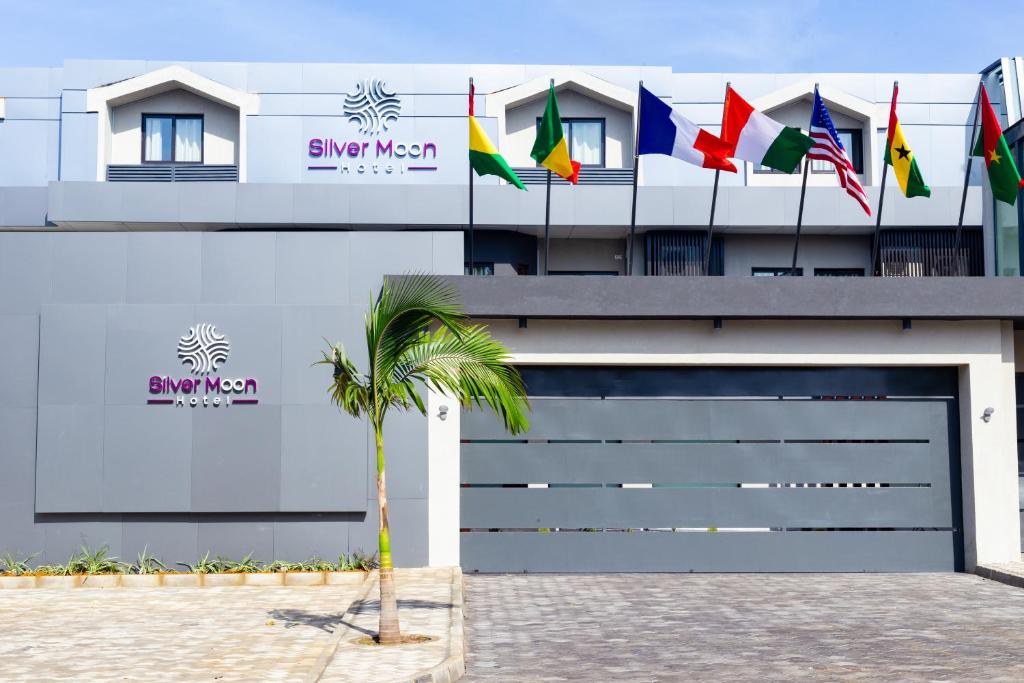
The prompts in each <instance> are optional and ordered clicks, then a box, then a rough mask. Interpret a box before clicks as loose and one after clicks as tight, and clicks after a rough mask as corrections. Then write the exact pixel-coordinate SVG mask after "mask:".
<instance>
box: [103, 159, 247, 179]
mask: <svg viewBox="0 0 1024 683" xmlns="http://www.w3.org/2000/svg"><path fill="white" fill-rule="evenodd" d="M107 182H111V183H197V182H198V183H203V182H226V183H237V182H238V166H236V165H234V164H136V165H123V164H117V165H110V166H107Z"/></svg>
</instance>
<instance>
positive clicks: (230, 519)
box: [196, 515, 290, 562]
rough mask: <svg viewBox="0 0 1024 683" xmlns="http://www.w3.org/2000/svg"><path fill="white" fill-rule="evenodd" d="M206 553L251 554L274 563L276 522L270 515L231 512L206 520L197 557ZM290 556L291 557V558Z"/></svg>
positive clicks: (238, 556)
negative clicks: (233, 513) (246, 514)
mask: <svg viewBox="0 0 1024 683" xmlns="http://www.w3.org/2000/svg"><path fill="white" fill-rule="evenodd" d="M206 553H210V557H211V558H212V557H214V556H216V555H220V556H222V557H226V558H228V559H232V560H240V559H242V558H243V557H245V556H246V555H248V554H249V553H252V556H253V559H256V560H263V561H264V562H270V561H272V560H274V559H284V558H275V557H274V522H273V519H271V518H270V517H264V516H260V517H258V518H254V519H246V518H245V517H243V516H240V515H227V516H224V517H221V518H219V519H217V518H215V519H209V520H206V519H204V520H203V521H202V522H200V524H199V529H198V541H197V549H196V558H200V557H202V556H203V555H205V554H206ZM289 559H290V558H289Z"/></svg>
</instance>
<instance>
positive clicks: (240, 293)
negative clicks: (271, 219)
mask: <svg viewBox="0 0 1024 683" xmlns="http://www.w3.org/2000/svg"><path fill="white" fill-rule="evenodd" d="M276 243H277V235H275V234H274V233H236V232H207V233H203V289H202V300H203V302H204V303H212V304H269V303H273V302H274V296H275V291H274V289H275V285H274V281H275V267H274V263H275V260H276V251H277V246H276Z"/></svg>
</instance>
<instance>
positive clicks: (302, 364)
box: [281, 306, 367, 405]
mask: <svg viewBox="0 0 1024 683" xmlns="http://www.w3.org/2000/svg"><path fill="white" fill-rule="evenodd" d="M364 311H365V308H364V307H363V306H288V307H287V308H285V309H284V312H283V322H282V328H283V329H282V350H281V367H282V378H281V380H282V385H281V391H282V394H283V395H282V399H281V400H282V402H283V403H285V404H301V405H330V401H331V397H330V395H329V394H328V393H327V388H328V385H329V384H330V381H331V369H330V368H329V367H328V366H325V365H313V363H314V362H315V361H317V360H319V359H321V358H323V356H322V352H323V351H325V350H327V346H328V344H335V343H339V342H340V343H342V344H343V345H344V347H345V353H346V354H348V356H349V358H351V359H352V362H354V363H355V364H356V366H357V367H359V368H365V367H366V362H367V361H366V358H367V355H366V342H365V339H366V337H365V327H364V324H363V313H364ZM325 340H326V341H325Z"/></svg>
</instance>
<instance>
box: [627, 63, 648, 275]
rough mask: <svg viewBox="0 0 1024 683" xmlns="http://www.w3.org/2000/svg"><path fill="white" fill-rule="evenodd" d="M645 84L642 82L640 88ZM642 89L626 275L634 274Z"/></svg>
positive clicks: (638, 102) (637, 105) (634, 157)
mask: <svg viewBox="0 0 1024 683" xmlns="http://www.w3.org/2000/svg"><path fill="white" fill-rule="evenodd" d="M643 87H644V82H643V81H640V88H643ZM640 88H638V89H637V91H636V135H635V136H634V138H633V208H632V210H631V211H630V213H629V244H628V246H627V247H626V248H627V250H628V251H627V254H626V275H632V274H633V243H634V240H635V238H636V186H637V175H638V174H639V168H640V154H639V152H640Z"/></svg>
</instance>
